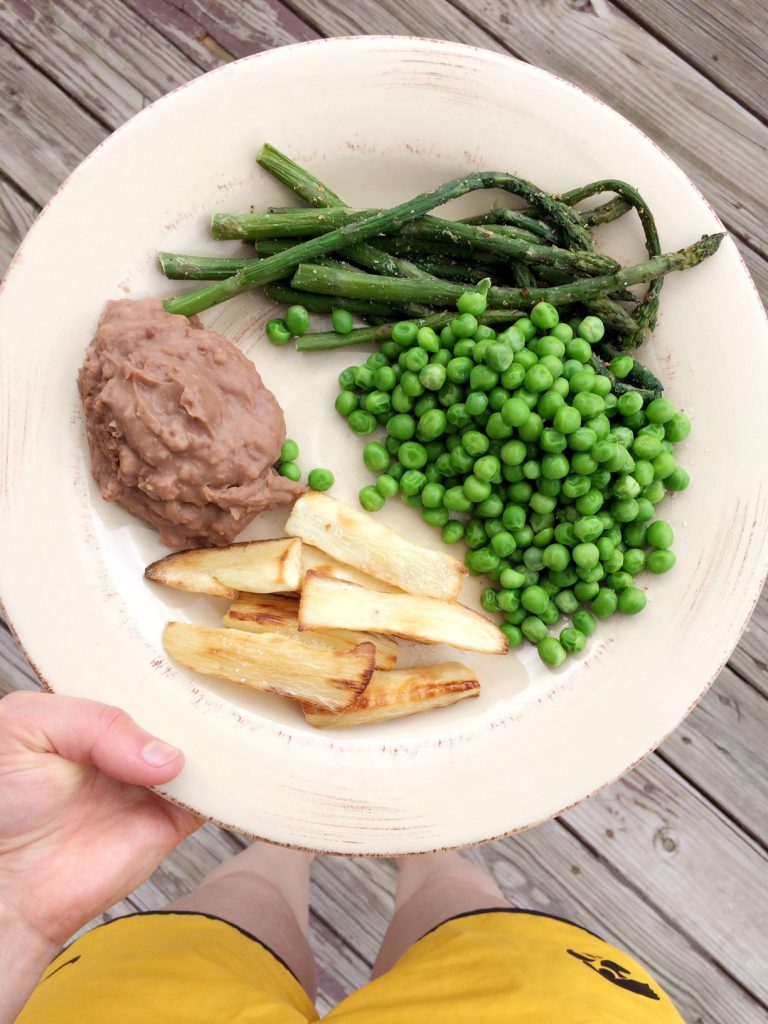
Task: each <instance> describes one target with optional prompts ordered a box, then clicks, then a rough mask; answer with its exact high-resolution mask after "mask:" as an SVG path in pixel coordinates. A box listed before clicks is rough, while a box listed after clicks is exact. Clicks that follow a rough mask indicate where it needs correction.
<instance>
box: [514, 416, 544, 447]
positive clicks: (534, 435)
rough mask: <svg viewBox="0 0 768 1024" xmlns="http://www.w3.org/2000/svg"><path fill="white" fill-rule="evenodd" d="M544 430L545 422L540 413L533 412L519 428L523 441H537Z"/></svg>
mask: <svg viewBox="0 0 768 1024" xmlns="http://www.w3.org/2000/svg"><path fill="white" fill-rule="evenodd" d="M543 429H544V422H543V420H542V418H541V416H539V414H538V413H536V412H532V413H531V414H530V416H529V417H528V419H527V420H526V421H525V423H523V424H522V425H521V426H519V427H518V428H517V432H518V435H519V437H520V440H521V441H537V440H538V439H539V437H540V436H541V432H542V430H543Z"/></svg>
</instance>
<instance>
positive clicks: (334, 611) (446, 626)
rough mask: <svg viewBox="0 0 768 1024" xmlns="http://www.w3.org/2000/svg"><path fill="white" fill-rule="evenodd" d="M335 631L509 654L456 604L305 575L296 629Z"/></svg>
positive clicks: (501, 640)
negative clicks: (388, 636) (354, 631)
mask: <svg viewBox="0 0 768 1024" xmlns="http://www.w3.org/2000/svg"><path fill="white" fill-rule="evenodd" d="M340 628H347V629H361V630H364V631H366V632H371V633H391V634H393V635H394V636H401V637H405V638H407V639H409V640H416V641H419V642H421V643H428V644H450V645H451V646H452V647H456V648H457V649H458V650H462V651H478V652H480V653H481V654H506V652H507V651H508V650H509V644H508V642H507V638H506V636H505V635H504V633H503V632H502V631H501V630H500V629H499V627H498V626H496V625H495V624H494V623H493V622H491V621H490V620H489V619H486V618H485V616H483V615H479V614H478V613H477V612H474V611H472V609H471V608H466V607H465V606H464V605H461V604H458V603H457V602H456V601H441V600H439V599H437V598H435V597H423V596H416V595H414V594H383V593H381V592H377V591H372V590H366V589H365V587H359V586H357V585H356V584H354V583H346V582H344V581H343V580H334V579H329V578H328V577H327V576H322V575H319V574H317V573H313V572H310V573H307V575H306V577H305V579H304V587H303V589H302V591H301V602H300V604H299V629H301V630H305V629H340Z"/></svg>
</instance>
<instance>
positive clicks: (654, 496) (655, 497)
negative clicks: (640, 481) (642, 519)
mask: <svg viewBox="0 0 768 1024" xmlns="http://www.w3.org/2000/svg"><path fill="white" fill-rule="evenodd" d="M666 493H667V489H666V487H665V486H664V481H663V480H654V481H653V483H652V484H648V486H647V487H645V488H643V492H642V494H643V497H644V498H647V500H648V501H650V503H651V504H652V505H658V503H659V502H660V501H661V499H662V498H663V497H664V495H665V494H666Z"/></svg>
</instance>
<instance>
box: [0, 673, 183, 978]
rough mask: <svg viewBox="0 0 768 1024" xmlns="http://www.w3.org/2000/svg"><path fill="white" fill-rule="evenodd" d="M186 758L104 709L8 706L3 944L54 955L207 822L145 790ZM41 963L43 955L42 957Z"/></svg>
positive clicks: (1, 707)
mask: <svg viewBox="0 0 768 1024" xmlns="http://www.w3.org/2000/svg"><path fill="white" fill-rule="evenodd" d="M183 765H184V755H183V754H182V753H181V751H180V750H177V749H176V748H175V747H169V746H168V745H167V744H165V743H162V742H161V741H160V740H158V739H155V738H154V737H152V736H151V735H150V734H149V733H147V732H145V731H144V730H143V729H141V728H140V727H139V726H138V725H136V723H135V722H134V721H133V720H132V719H131V718H130V716H129V715H127V714H126V713H125V712H123V711H120V710H118V709H117V708H114V707H109V706H108V705H106V704H99V703H96V702H95V701H90V700H80V699H77V698H72V697H61V696H55V695H53V694H41V693H12V694H9V695H8V696H7V697H5V698H4V699H3V700H1V701H0V934H2V932H3V931H4V930H5V933H6V935H8V934H10V933H13V934H15V935H17V936H18V938H19V941H21V943H23V944H24V945H27V943H28V944H29V945H30V946H37V947H38V949H39V950H40V951H41V952H42V951H43V950H47V951H49V952H50V951H53V952H55V950H56V949H57V948H58V946H60V945H61V944H62V943H63V942H65V941H66V940H67V939H68V938H69V937H70V936H71V935H72V934H73V933H74V932H76V931H77V930H78V929H79V928H81V927H82V926H83V925H84V924H85V923H86V922H87V921H89V920H90V919H91V918H92V917H94V916H95V915H97V914H99V913H101V912H102V911H103V910H105V909H106V908H107V907H109V906H111V905H112V904H113V903H116V902H117V901H118V900H120V899H122V898H123V897H124V896H126V895H127V894H128V893H129V892H131V891H132V890H133V889H134V888H136V886H137V885H139V884H140V883H141V882H143V881H144V879H146V878H147V877H148V876H149V875H150V874H151V873H152V871H154V869H155V868H156V867H157V866H158V864H160V862H161V861H162V860H163V858H164V857H165V856H166V855H167V854H168V853H170V851H171V850H172V849H173V848H174V847H175V846H176V845H177V844H178V843H179V842H180V841H181V840H182V839H184V838H185V837H186V836H188V835H189V834H190V833H192V832H194V831H195V829H196V828H198V827H199V825H200V824H201V821H200V819H198V818H196V817H195V816H194V815H192V814H191V813H189V812H188V811H185V810H182V809H181V808H179V807H175V806H173V805H172V804H170V803H168V802H167V801H165V800H163V799H162V798H161V797H159V796H158V795H157V794H155V793H152V792H150V791H149V790H148V789H145V788H144V787H146V786H154V785H158V784H161V783H164V782H168V781H169V780H170V779H173V778H175V777H176V776H177V775H178V774H179V772H180V771H181V769H182V767H183ZM38 959H39V957H38Z"/></svg>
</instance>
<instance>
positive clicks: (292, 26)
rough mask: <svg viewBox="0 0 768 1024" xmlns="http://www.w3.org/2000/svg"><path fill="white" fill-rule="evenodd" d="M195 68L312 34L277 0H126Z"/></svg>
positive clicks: (311, 37)
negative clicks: (245, 0) (246, 0)
mask: <svg viewBox="0 0 768 1024" xmlns="http://www.w3.org/2000/svg"><path fill="white" fill-rule="evenodd" d="M126 3H127V6H129V7H131V8H132V9H133V10H134V11H136V12H137V13H138V14H140V15H141V16H142V17H143V18H144V19H145V20H146V21H147V22H149V24H151V25H153V26H154V27H155V28H157V29H158V31H160V32H162V33H163V34H164V35H165V36H166V38H167V39H169V40H170V41H171V42H173V43H174V45H176V46H177V47H178V48H179V49H180V50H181V51H182V52H183V53H185V54H186V55H187V56H188V57H190V58H191V59H192V60H194V61H195V62H196V63H197V64H199V65H200V67H203V68H205V69H206V70H209V69H210V68H214V67H218V65H219V64H221V63H223V62H224V61H226V60H229V59H231V58H233V57H246V56H247V55H248V54H250V53H258V52H259V51H260V50H268V49H270V48H271V47H274V46H286V45H287V44H288V43H297V42H301V41H303V40H305V39H314V38H315V37H316V36H317V33H316V32H315V31H314V30H313V29H312V28H310V26H309V25H307V24H306V22H305V21H303V20H302V19H301V18H298V17H297V16H296V15H295V14H294V13H293V11H291V10H290V8H289V7H287V6H286V5H285V4H282V3H280V0H270V2H269V3H255V4H249V3H242V2H239V0H206V2H205V3H203V2H201V0H191V2H189V0H187V2H184V0H126Z"/></svg>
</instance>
